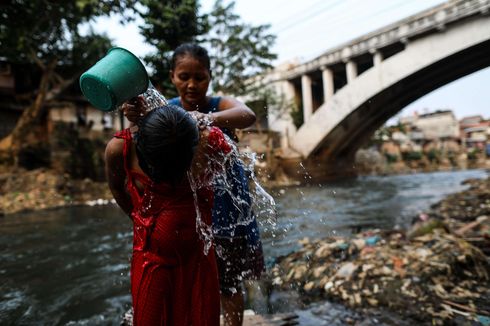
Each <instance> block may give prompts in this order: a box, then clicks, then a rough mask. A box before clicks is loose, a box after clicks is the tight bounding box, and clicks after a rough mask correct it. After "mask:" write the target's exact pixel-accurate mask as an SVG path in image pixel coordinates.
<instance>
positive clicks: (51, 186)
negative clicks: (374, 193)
mask: <svg viewBox="0 0 490 326" xmlns="http://www.w3.org/2000/svg"><path fill="white" fill-rule="evenodd" d="M481 169H484V168H481ZM465 170H470V169H457V170H445V169H439V170H431V171H411V172H409V173H382V174H360V175H358V176H356V177H370V176H379V177H385V176H394V175H396V176H398V175H411V174H418V173H437V172H453V171H454V172H457V171H465ZM486 170H487V171H490V170H488V169H486ZM351 178H352V177H351ZM257 179H258V181H259V183H260V184H261V185H262V186H263V187H264V188H265V189H268V190H273V189H277V188H283V187H295V186H299V185H301V183H300V182H298V181H296V180H293V179H292V178H286V177H283V178H281V179H280V180H268V179H266V178H263V177H260V175H259V176H257ZM339 179H342V178H339ZM336 180H338V179H336ZM332 181H335V179H334V180H332ZM308 183H310V184H312V183H314V182H313V181H309V182H306V183H305V184H308ZM108 203H114V199H113V196H112V194H111V192H110V191H109V187H108V186H107V183H106V182H105V181H103V182H97V181H93V180H91V179H73V178H70V176H69V175H67V174H64V175H62V174H59V173H56V171H54V170H51V169H44V168H41V169H35V170H24V169H15V170H10V171H5V170H3V171H0V217H2V216H5V215H12V214H16V213H23V212H31V211H36V210H44V209H57V208H63V207H70V206H87V205H88V206H93V205H104V204H108Z"/></svg>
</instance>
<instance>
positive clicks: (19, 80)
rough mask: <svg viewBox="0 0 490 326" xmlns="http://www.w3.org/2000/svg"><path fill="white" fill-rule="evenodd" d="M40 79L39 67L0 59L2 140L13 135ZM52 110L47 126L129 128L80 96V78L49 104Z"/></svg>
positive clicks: (116, 114) (94, 128)
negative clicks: (12, 132)
mask: <svg viewBox="0 0 490 326" xmlns="http://www.w3.org/2000/svg"><path fill="white" fill-rule="evenodd" d="M40 79H41V72H40V70H39V69H38V68H37V67H36V66H33V65H27V64H12V63H9V62H7V61H6V60H4V59H3V60H2V58H0V120H1V121H2V123H1V124H0V139H1V138H3V137H5V136H7V135H8V134H10V132H11V131H12V130H13V129H14V127H15V125H16V123H17V120H18V119H19V117H20V116H21V115H22V112H23V111H24V109H25V108H26V107H27V106H28V105H30V104H31V102H32V98H33V97H34V96H35V94H36V91H37V87H38V85H39V81H40ZM49 109H50V110H49V116H48V124H53V123H56V122H59V121H62V122H66V123H69V124H73V126H75V127H84V128H86V129H90V130H95V131H102V130H104V126H105V129H107V126H111V125H112V128H114V129H120V128H121V126H122V124H126V125H127V122H126V123H124V122H123V121H124V120H122V119H121V118H120V116H119V115H118V112H115V113H111V114H109V115H107V114H104V113H103V112H101V111H100V110H97V109H96V108H94V107H93V106H92V105H90V103H89V102H88V101H87V100H86V99H85V98H84V97H83V95H82V94H81V91H80V88H79V86H78V79H76V80H75V82H73V84H72V85H70V87H68V88H67V89H66V90H65V91H64V92H62V93H61V94H60V95H59V96H58V97H57V99H56V101H52V102H51V103H50V104H49ZM108 118H109V119H110V121H109V122H108V121H107V119H108Z"/></svg>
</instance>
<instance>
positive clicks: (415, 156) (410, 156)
mask: <svg viewBox="0 0 490 326" xmlns="http://www.w3.org/2000/svg"><path fill="white" fill-rule="evenodd" d="M402 155H403V160H404V161H419V160H421V159H422V156H423V155H422V153H421V152H405V153H403V154H402Z"/></svg>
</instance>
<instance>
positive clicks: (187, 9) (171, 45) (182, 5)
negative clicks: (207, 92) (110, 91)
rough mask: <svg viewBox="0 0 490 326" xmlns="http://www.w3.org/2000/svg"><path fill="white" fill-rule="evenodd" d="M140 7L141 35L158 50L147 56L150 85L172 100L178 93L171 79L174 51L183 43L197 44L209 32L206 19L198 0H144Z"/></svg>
mask: <svg viewBox="0 0 490 326" xmlns="http://www.w3.org/2000/svg"><path fill="white" fill-rule="evenodd" d="M141 4H142V5H143V6H144V8H142V9H141V10H140V11H139V14H140V15H141V17H142V18H143V21H144V24H143V25H142V26H140V31H141V34H142V35H143V36H144V37H145V39H146V41H147V42H148V43H150V44H152V45H153V46H155V48H156V51H155V52H154V53H152V54H149V55H147V56H146V57H145V61H146V62H147V63H148V65H149V66H150V67H151V68H152V70H153V71H152V76H151V82H152V83H153V85H154V86H156V87H157V88H159V89H160V90H161V91H162V93H163V94H164V95H166V96H168V97H173V96H174V95H176V91H175V88H174V87H173V86H172V84H171V81H170V77H169V71H170V62H171V56H172V51H173V50H174V49H175V48H176V47H177V46H179V45H180V44H182V43H185V42H198V41H199V36H201V35H203V34H204V33H206V32H207V30H208V25H207V16H206V15H199V14H198V9H199V4H198V2H197V1H196V0H170V1H160V0H142V1H141Z"/></svg>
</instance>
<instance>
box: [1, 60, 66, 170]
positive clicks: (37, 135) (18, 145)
mask: <svg viewBox="0 0 490 326" xmlns="http://www.w3.org/2000/svg"><path fill="white" fill-rule="evenodd" d="M56 64H57V61H56V60H53V61H52V62H50V63H49V64H48V65H47V66H45V67H44V69H43V74H42V76H41V81H40V83H39V89H38V92H37V95H36V98H35V100H34V102H33V103H32V104H31V105H30V106H29V107H27V108H26V109H24V111H23V112H22V115H21V116H20V118H19V120H18V121H17V124H16V125H15V128H14V129H13V130H12V132H11V133H10V135H8V136H7V137H6V139H9V138H10V143H11V148H10V153H11V155H12V158H13V160H14V164H15V165H18V156H19V152H20V151H21V149H22V148H23V147H27V146H29V145H34V146H35V145H36V144H40V143H44V144H46V141H47V132H46V123H45V122H46V120H45V119H43V118H45V117H46V116H45V114H46V111H45V102H46V96H47V94H48V90H49V88H50V84H51V80H52V77H53V74H54V69H55V67H56Z"/></svg>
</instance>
